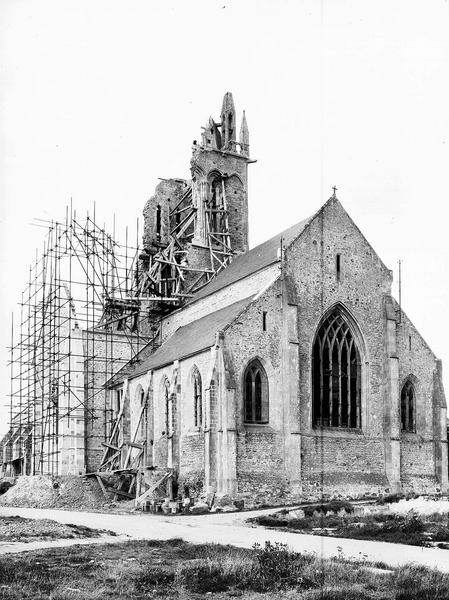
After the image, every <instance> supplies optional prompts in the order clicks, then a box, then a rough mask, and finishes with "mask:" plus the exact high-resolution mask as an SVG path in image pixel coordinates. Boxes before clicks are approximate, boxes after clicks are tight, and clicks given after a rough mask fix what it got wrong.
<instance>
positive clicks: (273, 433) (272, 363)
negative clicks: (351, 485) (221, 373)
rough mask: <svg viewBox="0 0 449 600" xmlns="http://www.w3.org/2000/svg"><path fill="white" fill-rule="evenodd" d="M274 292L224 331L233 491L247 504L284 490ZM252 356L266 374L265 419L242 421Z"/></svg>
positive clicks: (283, 494)
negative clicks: (233, 438)
mask: <svg viewBox="0 0 449 600" xmlns="http://www.w3.org/2000/svg"><path fill="white" fill-rule="evenodd" d="M278 274H279V271H278ZM279 292H280V288H279V282H277V283H276V284H274V285H273V286H271V287H270V288H269V289H268V290H266V291H265V292H264V293H263V294H261V296H260V297H259V298H257V299H256V300H255V301H253V302H252V303H251V304H250V305H249V307H248V308H247V309H246V310H245V311H244V312H243V313H242V314H241V315H240V316H239V317H238V318H237V319H236V321H235V322H234V323H233V324H232V325H231V327H230V328H229V329H228V330H227V331H226V332H225V353H226V359H227V365H228V375H229V383H228V385H234V386H235V411H236V415H235V416H236V424H237V432H238V435H237V485H238V494H239V495H240V496H242V497H243V498H246V499H247V502H248V503H257V502H273V503H276V502H282V501H283V500H285V499H286V498H287V497H288V493H289V490H288V480H287V477H286V473H285V456H284V434H283V430H284V424H283V418H284V412H283V399H282V397H281V394H280V387H281V384H280V377H281V363H280V352H279V348H280V339H281V327H282V315H281V310H280V309H281V299H280V295H279ZM264 312H265V313H266V330H265V331H264V330H263V313H264ZM254 358H258V359H259V361H260V362H261V363H262V365H263V366H264V368H265V371H266V374H267V377H268V383H269V421H268V423H267V424H260V425H258V424H257V425H253V424H245V422H244V418H243V380H244V373H245V369H246V367H247V365H248V364H249V362H250V361H251V360H253V359H254Z"/></svg>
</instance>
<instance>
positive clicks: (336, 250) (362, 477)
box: [286, 199, 391, 495]
mask: <svg viewBox="0 0 449 600" xmlns="http://www.w3.org/2000/svg"><path fill="white" fill-rule="evenodd" d="M337 254H340V261H341V271H340V275H339V276H337V272H336V255H337ZM286 271H287V273H288V275H289V277H291V279H292V281H293V282H294V285H295V287H296V289H297V294H298V339H299V352H300V397H301V415H300V421H301V423H300V428H301V432H302V455H303V456H302V483H303V489H304V492H306V493H311V492H312V491H314V492H319V493H320V494H321V493H324V494H326V493H329V494H335V493H341V494H343V495H346V494H348V491H349V495H351V494H352V493H355V492H357V493H361V492H367V493H369V492H372V491H374V490H376V491H381V490H383V489H385V488H388V483H387V481H386V477H385V448H384V441H383V439H384V408H383V407H384V401H385V394H386V375H385V372H386V371H385V369H386V366H385V355H386V352H385V341H384V340H385V316H384V295H385V294H387V293H389V291H390V285H391V273H390V272H389V271H388V270H387V269H386V267H385V266H384V265H383V264H382V263H381V261H380V259H379V258H378V257H377V255H376V254H375V252H374V250H373V249H372V248H371V247H370V246H369V244H368V243H367V242H366V240H365V239H364V238H363V236H362V235H361V233H360V231H359V230H358V228H357V227H356V226H355V225H354V224H353V223H352V221H351V220H350V218H349V217H348V215H347V214H346V212H345V211H344V210H343V208H342V207H341V205H340V204H339V202H338V201H337V200H336V199H335V200H333V199H331V200H330V201H328V202H327V203H326V204H325V205H324V207H323V208H322V210H321V211H320V212H319V213H318V214H317V216H316V218H315V219H314V220H313V221H312V222H311V223H310V224H309V226H308V227H307V228H306V229H305V231H304V232H303V234H302V235H301V237H300V238H299V239H298V240H297V241H296V242H295V243H294V244H293V245H292V246H291V247H290V248H289V249H287V251H286ZM339 302H340V303H341V304H342V305H343V306H344V307H345V308H346V309H347V310H348V311H349V312H350V314H351V315H352V316H353V318H354V319H355V321H356V322H357V323H358V325H359V328H360V332H361V335H362V337H363V340H364V344H365V345H366V348H365V351H364V349H363V348H360V350H361V352H362V354H365V356H364V357H363V358H362V362H363V363H364V364H362V430H361V432H360V433H355V432H353V431H345V430H340V431H337V430H330V429H328V430H326V429H324V428H323V429H316V428H314V427H313V425H312V402H311V398H312V389H311V354H312V346H313V340H314V336H315V333H316V329H317V326H318V325H319V322H320V320H321V318H322V316H323V314H324V313H325V312H326V311H327V310H328V309H330V308H331V307H332V306H333V305H335V304H336V303H339ZM321 466H324V469H322V468H321ZM324 472H325V473H326V477H324V479H323V478H322V476H321V473H324ZM350 490H352V492H351V491H350Z"/></svg>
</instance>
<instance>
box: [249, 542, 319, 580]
mask: <svg viewBox="0 0 449 600" xmlns="http://www.w3.org/2000/svg"><path fill="white" fill-rule="evenodd" d="M253 549H254V551H255V553H256V560H257V568H256V569H255V577H254V584H255V586H254V588H253V589H256V590H258V591H265V590H270V589H286V588H302V589H307V588H309V587H312V582H311V581H310V580H308V579H306V578H305V577H304V576H303V571H304V567H305V566H306V565H307V564H308V563H310V562H311V561H313V560H314V559H313V558H311V557H309V556H307V555H304V554H299V553H297V552H291V551H290V550H289V549H288V546H287V544H281V543H279V542H275V543H274V544H272V543H271V542H270V541H266V542H265V546H264V547H263V548H261V547H260V546H259V544H254V546H253Z"/></svg>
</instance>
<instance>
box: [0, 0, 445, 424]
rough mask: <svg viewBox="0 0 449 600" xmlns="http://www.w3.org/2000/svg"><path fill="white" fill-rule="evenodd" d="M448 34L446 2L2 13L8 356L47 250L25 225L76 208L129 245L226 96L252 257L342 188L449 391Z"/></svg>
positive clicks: (22, 3) (155, 4)
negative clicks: (34, 266)
mask: <svg viewBox="0 0 449 600" xmlns="http://www.w3.org/2000/svg"><path fill="white" fill-rule="evenodd" d="M448 32H449V3H448V1H447V0H430V1H426V0H420V1H418V0H396V1H395V2H391V1H387V0H376V1H373V0H370V1H367V0H352V1H350V0H347V1H345V0H322V1H321V2H320V1H319V0H291V1H286V0H220V2H217V1H215V0H190V1H189V2H185V1H183V0H176V1H163V0H161V1H155V0H133V1H132V2H130V1H126V0H75V1H68V0H1V2H0V77H1V85H0V174H1V175H0V197H1V215H0V218H1V222H0V239H1V265H0V273H1V279H0V286H1V312H0V317H1V322H2V323H3V327H2V329H1V339H0V346H1V347H6V346H7V345H8V344H9V327H10V325H9V323H10V314H11V311H12V310H16V303H17V301H18V300H19V299H20V292H21V290H22V289H23V288H24V287H25V285H26V282H27V277H28V265H29V264H30V263H32V262H34V257H35V248H36V247H39V248H42V241H43V235H44V233H45V232H44V230H43V229H40V228H37V227H34V226H32V225H30V223H31V221H32V219H33V218H34V217H39V218H50V219H51V218H55V219H62V218H63V217H64V214H65V206H66V204H67V203H68V202H69V199H70V197H72V198H73V203H74V206H75V207H76V208H77V211H78V213H79V212H81V213H84V212H85V211H87V210H92V206H93V202H94V201H95V202H96V211H97V217H98V220H99V221H100V222H106V223H109V224H110V223H112V214H113V213H115V215H116V220H117V222H118V223H120V224H121V225H123V227H124V226H125V225H129V226H130V228H131V229H133V230H134V228H135V226H136V218H137V217H138V216H141V212H142V208H143V205H144V202H145V200H146V199H147V198H148V197H149V196H150V195H151V194H152V191H153V189H154V187H155V185H156V184H157V178H158V177H185V178H188V177H189V160H190V153H191V152H190V148H191V142H192V140H193V139H198V138H199V137H200V126H201V125H203V124H204V123H205V121H206V119H207V117H208V116H209V115H210V114H212V116H214V117H215V118H216V119H218V116H219V112H220V108H221V101H222V97H223V94H224V92H226V91H232V92H233V94H234V101H235V104H236V109H237V112H238V115H239V118H240V114H241V111H242V110H243V109H246V114H247V119H248V124H249V129H250V142H251V150H252V152H251V154H252V156H253V157H254V158H257V159H258V162H257V163H256V164H254V165H251V166H250V189H249V202H250V243H251V245H255V244H257V243H258V242H261V241H263V240H264V239H266V238H268V237H270V236H272V235H274V234H276V233H277V232H279V231H281V230H282V229H284V228H286V227H288V226H290V225H291V224H293V223H295V222H297V221H299V220H301V219H303V218H305V217H306V216H309V215H311V214H313V213H314V212H315V211H316V210H317V209H318V208H319V207H320V205H321V204H322V203H323V202H324V201H325V200H326V199H327V198H328V197H329V196H330V195H331V186H333V185H334V184H335V185H337V187H338V193H337V195H338V197H339V199H340V201H341V202H342V204H343V206H344V207H345V208H346V210H347V211H348V212H349V214H350V215H351V216H352V218H353V219H354V220H355V222H356V223H357V224H358V225H359V227H360V228H361V230H362V232H363V233H364V234H365V236H366V237H367V239H368V240H369V241H370V243H371V244H372V245H373V246H374V248H375V249H376V251H377V252H378V254H379V255H380V257H381V258H382V259H383V260H384V262H385V263H386V264H387V266H389V268H391V269H394V270H395V274H397V261H398V259H399V258H401V259H402V261H403V307H404V310H405V311H406V312H407V313H408V315H409V316H410V317H411V319H412V321H413V322H414V323H415V325H416V326H417V327H418V329H419V330H420V332H421V333H422V334H423V336H424V337H425V339H426V340H427V341H428V343H429V344H430V346H431V347H432V349H433V350H434V352H435V353H436V354H437V355H438V356H439V357H441V358H442V359H443V361H444V363H445V365H446V389H447V390H449V379H448V372H449V350H448V348H449V346H448V344H447V339H448V335H447V334H448V331H447V322H448V320H447V314H446V311H447V307H448V305H449V285H448V275H449V272H448V271H449V267H448V258H449V244H448V235H447V223H446V221H447V217H448V215H449V211H448V209H447V203H448V188H449V181H448V177H447V171H448V165H449V141H448V140H449V117H448V114H449V76H448V75H449V35H448ZM394 291H395V293H396V291H397V286H396V284H395V290H394ZM0 358H1V360H2V362H3V363H4V364H6V362H7V360H8V354H7V351H6V350H5V351H4V352H3V353H2V355H1V356H0ZM1 372H2V373H3V383H4V385H3V388H2V389H3V394H4V397H3V399H2V398H0V402H1V403H4V404H6V403H7V402H8V399H7V393H8V389H9V382H8V370H7V369H6V368H5V369H4V370H3V371H1ZM5 420H6V411H3V412H0V434H2V433H4V431H5V430H6V422H5Z"/></svg>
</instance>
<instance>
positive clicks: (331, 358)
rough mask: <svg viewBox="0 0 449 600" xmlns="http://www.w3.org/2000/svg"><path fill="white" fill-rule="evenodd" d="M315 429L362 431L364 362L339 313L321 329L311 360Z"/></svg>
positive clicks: (321, 326) (326, 321) (335, 313)
mask: <svg viewBox="0 0 449 600" xmlns="http://www.w3.org/2000/svg"><path fill="white" fill-rule="evenodd" d="M312 390H313V425H314V426H315V427H342V428H351V429H360V428H361V426H362V420H361V360H360V353H359V350H358V348H357V344H356V341H355V339H354V336H353V334H352V331H351V328H350V326H349V324H348V322H347V321H346V319H345V318H344V316H343V314H342V311H341V310H340V309H338V308H337V309H335V310H334V311H333V312H332V313H331V314H330V315H329V316H328V317H327V318H326V319H325V320H324V321H323V322H322V324H321V325H320V327H319V329H318V333H317V335H316V338H315V342H314V345H313V357H312Z"/></svg>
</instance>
